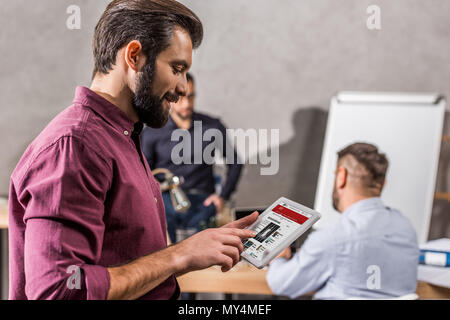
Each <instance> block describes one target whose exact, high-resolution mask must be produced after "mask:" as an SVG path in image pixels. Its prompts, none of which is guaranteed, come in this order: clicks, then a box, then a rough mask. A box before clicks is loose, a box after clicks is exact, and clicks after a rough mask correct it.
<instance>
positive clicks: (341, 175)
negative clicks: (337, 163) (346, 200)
mask: <svg viewBox="0 0 450 320" xmlns="http://www.w3.org/2000/svg"><path fill="white" fill-rule="evenodd" d="M347 176H348V172H347V169H346V168H344V167H339V168H338V169H337V177H336V184H337V187H338V188H339V189H342V188H344V187H345V185H346V184H347Z"/></svg>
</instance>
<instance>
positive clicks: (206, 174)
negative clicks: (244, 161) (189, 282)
mask: <svg viewBox="0 0 450 320" xmlns="http://www.w3.org/2000/svg"><path fill="white" fill-rule="evenodd" d="M186 78H187V88H186V95H185V96H181V97H180V99H179V101H178V103H175V104H173V105H172V112H171V115H170V118H169V122H168V123H167V125H166V126H165V127H164V128H162V129H153V128H150V127H147V128H145V129H144V132H143V134H142V150H143V152H144V154H145V157H146V158H147V161H148V163H149V165H150V167H151V168H153V169H157V168H165V169H168V170H170V172H172V173H173V174H174V175H176V176H178V177H182V178H183V179H184V183H183V184H182V185H181V188H182V189H183V190H184V191H185V193H186V196H187V197H188V199H189V201H190V202H191V207H190V209H189V210H188V211H187V212H184V213H179V212H177V211H176V210H175V208H174V206H173V204H172V201H171V198H170V195H169V192H163V199H164V205H165V209H166V218H167V228H168V233H169V237H170V240H171V241H172V242H173V243H175V242H177V241H179V240H182V239H177V234H176V230H177V228H181V229H194V230H195V231H200V230H201V229H202V228H205V227H206V226H209V225H210V221H211V218H213V217H214V216H215V215H216V213H219V212H221V211H222V209H223V207H224V201H227V200H229V199H230V197H231V195H232V193H233V192H234V191H235V189H236V185H237V183H238V180H239V177H240V174H241V170H242V167H243V166H242V165H241V164H239V163H238V161H237V154H236V151H234V155H233V159H234V161H233V162H232V163H227V168H228V172H227V176H226V180H225V182H224V183H223V184H222V188H221V189H222V190H221V191H220V194H216V188H215V185H216V181H215V176H214V167H213V165H212V164H209V163H207V161H205V159H203V152H204V150H205V148H206V147H207V146H208V145H209V144H210V143H211V142H210V141H203V139H202V141H201V146H199V148H198V149H196V144H198V143H199V142H198V141H196V138H198V136H199V134H201V137H203V136H204V133H205V132H206V131H208V130H210V129H216V130H219V131H220V134H221V136H222V137H223V139H222V143H223V145H221V146H217V147H218V149H219V150H220V152H221V153H222V154H221V156H222V157H223V158H227V153H226V151H227V148H226V147H225V145H224V144H225V143H227V139H226V128H225V126H224V125H223V124H222V122H221V121H220V120H219V119H216V118H212V117H209V116H207V115H205V114H202V113H198V112H195V111H194V107H195V97H196V91H195V80H194V77H193V76H192V74H190V73H188V74H187V77H186ZM180 129H181V130H186V131H187V132H188V133H189V135H188V137H189V138H188V142H187V144H188V146H186V147H187V151H188V152H190V155H191V156H190V157H188V158H189V160H190V161H188V162H189V163H185V162H183V163H181V164H175V163H174V160H173V159H172V158H173V150H174V148H175V147H176V146H177V145H179V144H180V142H179V140H178V139H175V140H173V139H172V134H173V132H174V131H175V130H180ZM197 130H198V131H197ZM183 142H186V141H183ZM215 143H219V142H218V141H215ZM196 152H201V155H202V157H201V159H202V161H200V162H199V161H195V158H196ZM197 156H198V155H197ZM157 177H158V175H157ZM158 178H159V177H158Z"/></svg>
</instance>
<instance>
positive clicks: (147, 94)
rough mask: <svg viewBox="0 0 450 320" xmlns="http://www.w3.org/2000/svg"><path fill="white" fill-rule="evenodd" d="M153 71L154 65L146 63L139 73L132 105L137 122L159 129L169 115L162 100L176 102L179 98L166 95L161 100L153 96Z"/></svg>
mask: <svg viewBox="0 0 450 320" xmlns="http://www.w3.org/2000/svg"><path fill="white" fill-rule="evenodd" d="M154 70H155V63H153V64H152V63H148V64H147V65H146V66H145V67H144V68H143V70H142V71H141V72H140V73H139V75H138V79H137V83H136V92H135V93H134V96H133V101H132V104H133V108H134V110H135V111H136V113H137V115H138V117H139V121H141V122H143V123H145V124H146V125H147V126H149V127H151V128H154V129H160V128H162V127H164V126H165V125H166V124H167V121H168V120H169V113H170V110H168V109H167V108H165V107H164V105H163V102H164V99H166V98H167V99H169V100H170V101H177V100H178V98H179V96H178V95H177V94H170V93H167V94H166V95H165V96H164V97H163V98H162V99H161V98H159V97H158V96H156V95H154V94H153V79H154V77H155V72H154Z"/></svg>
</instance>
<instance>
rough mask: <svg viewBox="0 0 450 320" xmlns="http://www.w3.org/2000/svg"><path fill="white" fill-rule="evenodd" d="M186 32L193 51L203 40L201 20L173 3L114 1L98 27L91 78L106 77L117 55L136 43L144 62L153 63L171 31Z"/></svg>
mask: <svg viewBox="0 0 450 320" xmlns="http://www.w3.org/2000/svg"><path fill="white" fill-rule="evenodd" d="M177 26H178V27H181V28H182V29H184V30H186V31H187V32H188V33H189V35H190V37H191V40H192V45H193V48H194V49H196V48H198V47H199V46H200V44H201V42H202V40H203V25H202V23H201V21H200V19H199V18H198V17H197V16H196V15H195V13H193V12H192V11H191V10H190V9H188V8H187V7H186V6H184V5H182V4H181V3H179V2H177V1H175V0H114V1H112V2H111V3H110V4H109V5H108V7H107V8H106V10H105V12H104V13H103V15H102V17H101V18H100V20H99V22H98V24H97V26H96V27H95V33H94V40H93V53H94V60H95V67H94V76H95V74H97V73H102V74H108V73H109V71H111V69H112V68H113V66H114V64H115V62H116V56H117V52H118V51H119V50H120V49H121V48H123V47H124V46H126V45H127V44H128V43H129V42H131V41H133V40H137V41H139V42H140V43H141V44H142V49H143V52H144V54H145V55H146V57H147V59H150V61H151V62H153V61H154V60H155V59H156V57H157V56H158V55H159V54H160V53H161V52H162V51H164V50H165V49H167V48H168V47H169V45H170V41H171V39H172V36H173V32H174V29H175V28H176V27H177Z"/></svg>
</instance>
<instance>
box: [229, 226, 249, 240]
mask: <svg viewBox="0 0 450 320" xmlns="http://www.w3.org/2000/svg"><path fill="white" fill-rule="evenodd" d="M223 231H224V232H226V233H228V234H231V235H233V236H236V237H239V238H241V239H247V238H253V237H255V236H256V232H255V231H253V230H249V229H237V228H226V229H224V230H223Z"/></svg>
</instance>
